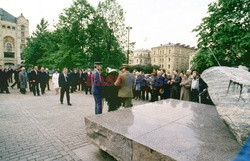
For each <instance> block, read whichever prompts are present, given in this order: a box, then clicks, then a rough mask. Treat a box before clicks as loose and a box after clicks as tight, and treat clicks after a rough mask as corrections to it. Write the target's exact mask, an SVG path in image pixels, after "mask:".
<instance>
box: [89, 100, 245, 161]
mask: <svg viewBox="0 0 250 161" xmlns="http://www.w3.org/2000/svg"><path fill="white" fill-rule="evenodd" d="M85 124H86V131H87V138H88V139H89V141H90V142H91V143H93V144H95V145H96V146H97V147H99V148H100V149H102V150H103V151H105V152H107V153H109V154H110V155H111V156H113V157H114V158H115V159H117V160H119V161H131V160H132V161H152V160H160V161H168V160H185V161H186V160H190V161H191V160H192V161H194V160H220V161H224V160H230V159H231V158H232V157H234V156H235V155H236V154H237V151H238V150H239V148H240V145H239V143H238V142H237V141H236V139H235V137H234V136H233V134H232V133H231V131H230V130H229V129H228V127H227V126H226V124H225V123H224V122H223V121H222V120H221V119H220V117H219V115H218V112H217V111H216V109H215V107H214V106H209V105H203V104H197V103H192V102H186V101H179V100H173V99H168V100H164V101H159V102H155V103H149V104H145V105H139V106H135V107H133V108H130V109H124V110H118V111H115V112H109V113H105V114H102V115H95V116H89V117H85Z"/></svg>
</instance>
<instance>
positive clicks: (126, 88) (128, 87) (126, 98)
mask: <svg viewBox="0 0 250 161" xmlns="http://www.w3.org/2000/svg"><path fill="white" fill-rule="evenodd" d="M120 70H121V72H122V74H120V75H119V77H118V78H117V80H116V82H115V86H118V87H120V88H119V91H118V97H121V99H122V102H123V106H124V107H125V108H128V107H132V106H133V105H132V98H133V86H134V84H135V78H134V76H133V74H131V73H130V72H129V66H128V65H123V66H122V67H121V68H120Z"/></svg>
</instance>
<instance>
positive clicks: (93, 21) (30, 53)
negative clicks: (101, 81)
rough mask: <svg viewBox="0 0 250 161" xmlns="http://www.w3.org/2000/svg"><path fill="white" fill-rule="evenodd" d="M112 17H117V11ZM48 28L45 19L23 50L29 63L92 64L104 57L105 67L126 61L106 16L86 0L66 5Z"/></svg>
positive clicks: (53, 65) (57, 65)
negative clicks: (55, 23) (50, 28)
mask: <svg viewBox="0 0 250 161" xmlns="http://www.w3.org/2000/svg"><path fill="white" fill-rule="evenodd" d="M103 7H106V6H103ZM99 8H100V7H99ZM103 10H105V9H103ZM113 19H114V20H115V19H117V17H116V15H114V17H113ZM47 28H48V22H47V21H45V20H44V19H42V20H41V23H40V24H39V25H38V26H37V29H36V31H35V32H34V33H33V35H32V37H31V38H30V39H29V41H28V43H27V47H26V48H25V49H24V51H23V54H24V58H25V63H26V64H27V65H32V66H34V65H39V66H46V67H49V68H54V69H55V68H61V69H62V68H63V67H68V68H91V67H93V64H94V62H95V61H103V64H104V67H106V66H110V67H114V68H118V67H119V66H121V64H122V63H124V62H126V57H125V54H124V53H123V51H122V48H121V44H120V42H119V40H118V39H117V37H116V36H114V35H115V34H114V30H113V29H111V28H110V26H109V25H108V22H107V19H105V17H102V16H100V15H99V14H97V11H96V10H95V9H94V8H93V7H92V6H91V5H90V4H89V3H88V2H87V1H86V0H75V1H74V2H73V4H72V5H71V6H70V7H69V8H66V9H64V10H63V12H62V13H61V14H60V16H59V22H58V24H57V25H56V26H55V28H56V29H55V30H54V31H48V29H47Z"/></svg>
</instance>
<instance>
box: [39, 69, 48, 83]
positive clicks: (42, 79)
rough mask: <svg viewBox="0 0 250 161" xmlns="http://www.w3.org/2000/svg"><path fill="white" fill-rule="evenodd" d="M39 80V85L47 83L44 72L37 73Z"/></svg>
mask: <svg viewBox="0 0 250 161" xmlns="http://www.w3.org/2000/svg"><path fill="white" fill-rule="evenodd" d="M39 80H40V83H41V84H46V83H47V73H46V72H40V73H39Z"/></svg>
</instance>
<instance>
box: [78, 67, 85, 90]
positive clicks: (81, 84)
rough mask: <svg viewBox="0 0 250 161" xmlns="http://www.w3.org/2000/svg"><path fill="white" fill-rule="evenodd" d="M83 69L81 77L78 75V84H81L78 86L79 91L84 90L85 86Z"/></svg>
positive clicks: (80, 72)
mask: <svg viewBox="0 0 250 161" xmlns="http://www.w3.org/2000/svg"><path fill="white" fill-rule="evenodd" d="M83 76H84V75H83V70H80V71H79V77H78V82H79V83H78V84H79V87H78V91H83V86H84V80H83Z"/></svg>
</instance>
